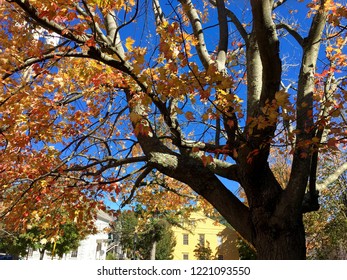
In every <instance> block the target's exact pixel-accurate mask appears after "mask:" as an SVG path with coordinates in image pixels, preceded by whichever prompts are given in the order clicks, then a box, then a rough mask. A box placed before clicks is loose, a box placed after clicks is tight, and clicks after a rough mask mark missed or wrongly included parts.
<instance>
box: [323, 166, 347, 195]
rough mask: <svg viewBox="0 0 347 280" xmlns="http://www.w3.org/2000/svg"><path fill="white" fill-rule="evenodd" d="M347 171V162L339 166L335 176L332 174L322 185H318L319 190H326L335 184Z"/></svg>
mask: <svg viewBox="0 0 347 280" xmlns="http://www.w3.org/2000/svg"><path fill="white" fill-rule="evenodd" d="M346 171H347V162H345V163H344V164H342V165H341V166H339V167H338V168H337V169H336V170H335V171H334V173H333V174H330V175H329V176H328V177H327V178H326V179H325V180H324V181H323V182H322V183H319V184H317V185H316V187H317V190H324V189H326V188H327V187H328V186H329V185H330V184H332V183H334V182H335V181H336V180H337V179H338V178H339V177H340V176H341V175H342V174H343V173H344V172H346Z"/></svg>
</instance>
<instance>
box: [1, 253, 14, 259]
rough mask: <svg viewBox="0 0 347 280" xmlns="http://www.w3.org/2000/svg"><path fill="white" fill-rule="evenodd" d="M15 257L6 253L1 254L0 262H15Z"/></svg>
mask: <svg viewBox="0 0 347 280" xmlns="http://www.w3.org/2000/svg"><path fill="white" fill-rule="evenodd" d="M13 259H14V258H13V256H11V255H8V254H6V253H0V260H13Z"/></svg>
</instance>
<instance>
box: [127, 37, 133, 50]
mask: <svg viewBox="0 0 347 280" xmlns="http://www.w3.org/2000/svg"><path fill="white" fill-rule="evenodd" d="M134 43H135V40H134V39H132V38H131V37H128V38H127V39H126V41H125V47H126V48H127V49H128V51H129V52H131V51H132V50H133V44H134Z"/></svg>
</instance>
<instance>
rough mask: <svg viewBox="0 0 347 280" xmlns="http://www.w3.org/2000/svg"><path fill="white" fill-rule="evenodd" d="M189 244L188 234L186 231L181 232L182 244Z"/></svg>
mask: <svg viewBox="0 0 347 280" xmlns="http://www.w3.org/2000/svg"><path fill="white" fill-rule="evenodd" d="M188 244H189V235H188V234H187V233H183V245H188Z"/></svg>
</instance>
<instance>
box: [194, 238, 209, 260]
mask: <svg viewBox="0 0 347 280" xmlns="http://www.w3.org/2000/svg"><path fill="white" fill-rule="evenodd" d="M194 256H195V257H196V259H197V260H211V259H212V250H211V248H210V244H209V243H208V242H207V246H205V244H200V243H199V244H197V245H196V246H195V249H194Z"/></svg>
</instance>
